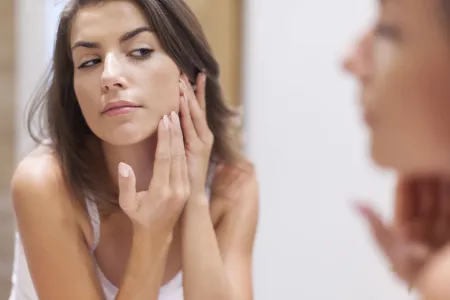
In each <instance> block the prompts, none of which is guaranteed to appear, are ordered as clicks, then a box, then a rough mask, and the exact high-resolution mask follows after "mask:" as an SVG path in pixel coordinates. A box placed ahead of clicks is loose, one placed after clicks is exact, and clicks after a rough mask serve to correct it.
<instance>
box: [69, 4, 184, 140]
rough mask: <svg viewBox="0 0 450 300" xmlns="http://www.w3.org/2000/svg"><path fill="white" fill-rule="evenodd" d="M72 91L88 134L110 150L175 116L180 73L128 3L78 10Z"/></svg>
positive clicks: (136, 9) (72, 34)
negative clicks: (166, 118)
mask: <svg viewBox="0 0 450 300" xmlns="http://www.w3.org/2000/svg"><path fill="white" fill-rule="evenodd" d="M70 45H71V47H72V57H73V64H74V88H75V94H76V97H77V99H78V102H79V105H80V107H81V110H82V113H83V115H84V118H85V119H86V122H87V124H88V126H89V127H90V129H91V130H92V131H93V132H94V134H95V135H97V136H98V137H99V138H100V139H102V140H103V141H105V142H107V143H110V144H114V145H129V144H134V143H138V142H140V141H142V140H144V139H147V138H148V137H149V136H151V135H152V134H154V133H155V131H156V128H157V125H158V122H159V121H160V119H161V118H162V116H163V115H165V114H168V113H170V112H171V111H172V110H174V111H178V107H179V106H178V105H179V98H180V90H179V84H178V80H179V78H180V70H179V68H178V67H177V65H176V64H175V62H174V61H173V60H172V59H171V58H170V57H169V56H168V55H167V54H166V52H165V51H164V50H163V49H162V47H161V45H160V42H159V40H158V38H157V36H156V34H155V33H154V32H152V29H151V25H150V24H149V23H148V21H147V19H146V17H145V15H144V14H143V12H142V11H141V10H140V8H139V7H138V6H137V5H136V4H134V3H133V2H132V1H105V2H103V3H100V4H96V5H91V6H87V7H84V8H82V9H81V10H80V11H79V12H78V14H77V15H76V16H75V18H74V20H73V23H72V28H71V32H70Z"/></svg>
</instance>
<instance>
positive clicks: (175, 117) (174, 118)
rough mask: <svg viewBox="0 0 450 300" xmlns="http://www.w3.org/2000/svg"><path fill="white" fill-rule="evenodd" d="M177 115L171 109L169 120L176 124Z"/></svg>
mask: <svg viewBox="0 0 450 300" xmlns="http://www.w3.org/2000/svg"><path fill="white" fill-rule="evenodd" d="M177 117H178V115H177V114H176V112H174V111H172V112H171V113H170V120H171V121H172V123H174V124H177V123H178V120H177V119H178V118H177Z"/></svg>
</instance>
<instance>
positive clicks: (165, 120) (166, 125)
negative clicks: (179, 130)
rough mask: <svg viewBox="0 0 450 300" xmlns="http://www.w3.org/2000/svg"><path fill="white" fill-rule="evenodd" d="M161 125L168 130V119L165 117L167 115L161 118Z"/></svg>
mask: <svg viewBox="0 0 450 300" xmlns="http://www.w3.org/2000/svg"><path fill="white" fill-rule="evenodd" d="M163 124H164V127H166V128H169V118H168V117H167V115H164V117H163Z"/></svg>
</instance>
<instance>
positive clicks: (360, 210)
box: [353, 203, 368, 217]
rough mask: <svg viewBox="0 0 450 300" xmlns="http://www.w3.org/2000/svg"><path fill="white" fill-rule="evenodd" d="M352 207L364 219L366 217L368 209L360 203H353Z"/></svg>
mask: <svg viewBox="0 0 450 300" xmlns="http://www.w3.org/2000/svg"><path fill="white" fill-rule="evenodd" d="M353 206H354V208H355V209H356V211H357V212H358V213H360V214H361V215H363V216H364V217H365V216H367V215H368V209H367V207H366V206H365V205H363V204H361V203H355V204H354V205H353Z"/></svg>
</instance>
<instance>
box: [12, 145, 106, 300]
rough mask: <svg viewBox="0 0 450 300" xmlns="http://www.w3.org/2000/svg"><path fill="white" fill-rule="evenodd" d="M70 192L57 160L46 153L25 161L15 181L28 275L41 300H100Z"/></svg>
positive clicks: (15, 202)
mask: <svg viewBox="0 0 450 300" xmlns="http://www.w3.org/2000/svg"><path fill="white" fill-rule="evenodd" d="M66 186H67V185H66V184H65V183H64V180H63V176H62V172H61V169H60V167H59V164H58V161H57V159H56V156H55V155H54V154H53V153H52V151H51V149H49V148H46V147H40V148H38V149H36V150H35V151H33V152H32V153H30V154H29V155H28V156H27V157H25V158H24V159H23V160H22V161H21V162H20V164H19V165H18V167H17V169H16V171H15V173H14V175H13V178H12V182H11V188H12V198H13V205H14V211H15V215H16V220H17V228H18V231H19V233H20V238H21V242H22V245H23V249H24V252H25V256H26V260H27V265H28V270H29V272H30V275H31V278H32V280H33V284H34V287H35V289H36V291H37V294H38V296H39V298H40V299H100V298H101V297H100V295H101V288H100V285H99V283H98V279H97V275H96V271H95V267H94V264H93V262H92V257H91V254H90V252H89V247H88V245H87V244H86V239H85V235H84V232H83V230H82V227H81V226H80V223H79V221H80V219H79V214H78V210H77V209H76V207H77V206H75V205H74V203H76V202H75V201H73V197H71V194H70V193H69V191H68V189H67V188H66ZM68 257H69V258H70V259H67V258H68ZM68 291H70V292H68Z"/></svg>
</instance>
